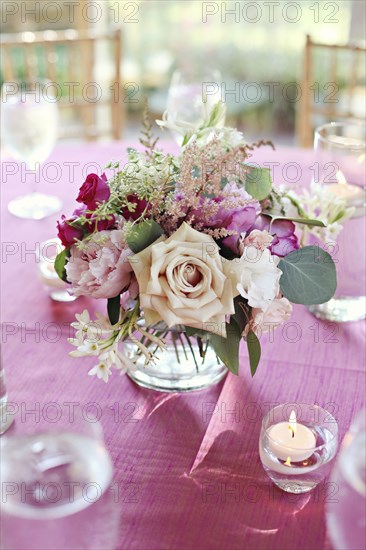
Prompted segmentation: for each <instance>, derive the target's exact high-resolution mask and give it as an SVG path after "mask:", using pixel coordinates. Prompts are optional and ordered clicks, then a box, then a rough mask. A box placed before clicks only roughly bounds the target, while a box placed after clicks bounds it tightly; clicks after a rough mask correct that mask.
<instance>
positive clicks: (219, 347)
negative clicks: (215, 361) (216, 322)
mask: <svg viewBox="0 0 366 550" xmlns="http://www.w3.org/2000/svg"><path fill="white" fill-rule="evenodd" d="M240 340H241V330H240V328H239V327H238V325H237V323H236V322H235V321H233V320H231V321H230V324H227V323H226V338H223V337H222V336H218V335H217V334H213V333H212V334H210V342H211V344H212V347H213V348H214V350H215V353H216V355H217V356H218V357H219V359H221V361H222V362H223V363H224V364H225V365H226V367H227V368H228V369H229V370H230V371H231V372H232V373H233V374H236V375H237V374H238V373H239V344H240Z"/></svg>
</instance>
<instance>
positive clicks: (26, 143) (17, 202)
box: [1, 80, 62, 220]
mask: <svg viewBox="0 0 366 550" xmlns="http://www.w3.org/2000/svg"><path fill="white" fill-rule="evenodd" d="M50 85H51V83H50V82H48V81H47V80H37V81H29V82H5V83H4V85H3V88H2V97H1V111H2V141H3V144H4V145H5V146H6V148H7V149H8V150H9V152H10V153H11V155H12V156H13V157H14V159H16V160H17V161H19V162H24V163H25V164H26V167H27V169H28V170H33V171H36V170H37V168H39V164H40V163H42V162H44V161H45V160H46V159H47V157H48V156H49V155H50V153H51V151H52V149H53V148H54V145H55V143H56V139H57V131H58V108H57V103H56V101H55V98H54V97H52V88H51V86H50ZM20 177H21V176H20ZM61 206H62V202H61V200H60V199H59V198H58V197H55V196H53V195H46V194H44V193H38V192H36V191H35V190H34V189H33V191H32V192H30V193H28V194H26V195H24V196H21V197H17V198H16V199H14V200H12V201H10V203H9V205H8V209H9V211H10V212H11V213H12V214H14V215H15V216H18V217H20V218H27V219H34V220H40V219H42V218H45V217H46V216H49V215H51V214H53V213H55V212H57V211H59V210H60V209H61Z"/></svg>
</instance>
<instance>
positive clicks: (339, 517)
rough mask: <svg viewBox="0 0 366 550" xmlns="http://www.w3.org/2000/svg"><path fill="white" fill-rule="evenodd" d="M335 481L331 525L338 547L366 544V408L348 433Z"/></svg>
mask: <svg viewBox="0 0 366 550" xmlns="http://www.w3.org/2000/svg"><path fill="white" fill-rule="evenodd" d="M330 481H331V483H332V484H333V485H334V488H335V489H336V490H335V491H333V498H332V499H330V500H328V503H327V526H328V532H329V536H330V538H331V541H332V545H333V548H334V550H359V549H361V548H365V547H366V409H363V410H362V411H361V412H360V413H359V414H358V416H357V417H356V420H355V422H354V423H353V424H352V426H351V429H350V431H349V432H348V433H347V434H346V436H345V438H344V440H343V443H342V447H341V452H340V454H339V457H338V460H337V463H336V465H335V468H334V470H333V472H332V475H331V478H330Z"/></svg>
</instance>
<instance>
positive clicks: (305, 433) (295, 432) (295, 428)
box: [267, 411, 316, 466]
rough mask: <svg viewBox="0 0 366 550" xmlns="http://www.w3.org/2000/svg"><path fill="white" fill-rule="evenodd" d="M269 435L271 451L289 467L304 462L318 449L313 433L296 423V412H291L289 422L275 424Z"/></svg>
mask: <svg viewBox="0 0 366 550" xmlns="http://www.w3.org/2000/svg"><path fill="white" fill-rule="evenodd" d="M267 434H268V437H269V447H270V449H271V451H272V452H273V454H274V455H275V456H276V457H277V458H279V459H280V460H284V461H285V462H286V465H288V466H291V463H292V462H302V461H303V460H306V459H307V458H309V457H310V456H311V455H312V454H313V452H314V450H315V447H316V439H315V435H314V433H313V431H312V430H311V429H310V428H308V427H307V426H304V425H303V424H299V423H298V422H297V421H296V414H295V411H292V412H291V415H290V419H289V421H288V422H279V423H278V424H274V425H273V426H271V427H270V428H269V429H268V431H267Z"/></svg>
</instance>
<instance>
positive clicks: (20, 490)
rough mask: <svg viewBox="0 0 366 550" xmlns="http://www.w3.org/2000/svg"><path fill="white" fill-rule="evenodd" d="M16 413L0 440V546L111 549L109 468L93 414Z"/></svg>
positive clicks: (73, 410)
mask: <svg viewBox="0 0 366 550" xmlns="http://www.w3.org/2000/svg"><path fill="white" fill-rule="evenodd" d="M69 405H70V406H69V407H68V406H66V404H64V405H62V406H61V405H59V404H58V403H56V402H50V403H45V404H44V405H43V406H41V407H40V409H39V414H38V413H37V412H36V413H34V411H33V414H29V410H28V412H27V411H26V410H25V409H21V411H20V414H19V415H18V417H17V420H16V421H15V422H14V424H13V426H12V428H11V429H10V430H9V431H8V432H7V433H6V434H5V435H4V436H3V437H2V438H1V439H0V450H1V470H0V472H1V489H2V514H1V524H2V529H1V536H0V538H1V541H0V545H1V548H6V549H7V550H15V549H16V550H59V549H60V548H63V549H65V550H71V549H72V550H81V549H87V550H88V549H89V550H91V549H93V550H104V549H106V548H108V549H110V550H113V549H114V548H115V547H116V542H117V541H116V538H117V536H118V516H119V510H118V506H117V505H116V502H117V499H116V496H117V494H116V491H115V490H114V488H113V487H112V486H111V482H112V475H113V465H112V461H111V458H110V456H109V453H108V451H107V449H106V447H105V445H104V442H103V434H102V429H101V426H100V424H99V422H97V419H96V417H95V415H94V414H93V410H95V409H93V410H91V409H90V407H88V406H85V407H84V406H81V405H80V403H69Z"/></svg>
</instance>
